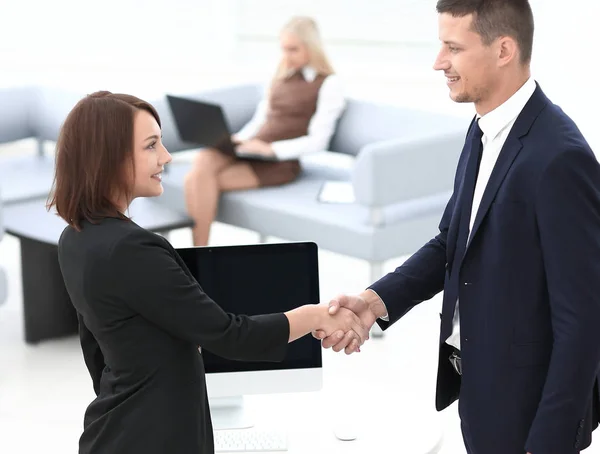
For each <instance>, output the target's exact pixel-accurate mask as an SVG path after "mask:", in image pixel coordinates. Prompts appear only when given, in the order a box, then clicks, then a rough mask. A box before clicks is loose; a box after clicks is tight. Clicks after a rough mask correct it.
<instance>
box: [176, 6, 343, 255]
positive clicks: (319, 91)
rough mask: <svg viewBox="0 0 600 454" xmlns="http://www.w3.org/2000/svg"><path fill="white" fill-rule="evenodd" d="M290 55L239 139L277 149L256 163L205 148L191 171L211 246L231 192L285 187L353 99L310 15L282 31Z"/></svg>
mask: <svg viewBox="0 0 600 454" xmlns="http://www.w3.org/2000/svg"><path fill="white" fill-rule="evenodd" d="M280 43H281V51H282V57H281V62H280V63H279V66H278V68H277V71H276V72H275V76H274V78H273V80H272V81H271V84H270V86H269V88H268V90H267V91H266V96H265V98H264V99H263V100H262V101H261V102H260V103H259V105H258V107H257V109H256V112H255V114H254V116H253V118H252V119H251V120H250V122H249V123H248V124H246V125H245V126H244V127H243V128H242V129H241V130H240V131H239V132H238V133H237V134H234V135H233V137H232V139H233V141H234V142H235V143H236V144H237V148H238V152H240V153H243V152H247V153H252V154H263V155H273V156H276V157H277V158H278V160H276V161H252V160H244V159H240V158H236V157H232V156H227V155H225V154H224V153H221V152H219V151H217V150H213V149H203V150H201V151H200V152H199V153H198V154H197V155H196V156H195V159H194V163H193V166H192V169H191V171H190V172H189V173H188V175H186V180H185V197H186V205H187V210H188V212H189V214H190V216H191V217H192V218H193V219H194V221H195V227H194V229H193V241H194V245H196V246H204V245H206V244H208V237H209V233H210V227H211V224H212V222H213V220H214V218H215V216H216V213H217V208H218V202H219V196H220V194H221V192H223V191H235V190H242V189H253V188H259V187H264V186H278V185H282V184H285V183H289V182H291V181H293V180H294V179H295V178H296V177H297V176H298V174H299V173H300V162H299V160H298V158H299V157H300V156H301V155H303V154H305V153H311V152H317V151H322V150H325V149H326V147H327V145H328V144H329V140H330V139H331V136H332V134H333V132H334V128H335V125H336V122H337V119H338V118H339V116H340V115H341V113H342V111H343V109H344V105H345V101H344V94H343V91H342V87H341V83H340V81H339V79H338V77H337V76H336V75H335V74H334V71H333V68H332V66H331V64H330V63H329V60H328V59H327V56H326V55H325V51H324V50H323V45H322V42H321V37H320V34H319V30H318V27H317V24H316V23H315V21H314V20H313V19H311V18H309V17H294V18H292V19H291V20H290V21H289V22H288V23H287V24H286V25H285V26H284V27H283V29H282V31H281V34H280Z"/></svg>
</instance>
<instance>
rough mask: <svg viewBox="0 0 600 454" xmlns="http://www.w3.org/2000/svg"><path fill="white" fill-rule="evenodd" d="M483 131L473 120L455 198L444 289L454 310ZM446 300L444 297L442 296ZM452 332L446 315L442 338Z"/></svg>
mask: <svg viewBox="0 0 600 454" xmlns="http://www.w3.org/2000/svg"><path fill="white" fill-rule="evenodd" d="M482 136H483V132H482V131H481V128H480V127H479V120H477V121H475V122H473V125H472V126H471V130H470V131H469V134H468V136H467V143H465V146H469V156H468V158H467V167H466V169H465V177H464V180H463V189H462V196H461V197H460V198H459V199H458V200H457V202H458V203H460V204H461V206H460V207H458V208H459V213H460V220H459V226H458V235H457V238H456V249H455V252H454V259H453V263H452V268H451V270H452V272H451V275H450V282H449V283H448V288H445V289H444V293H447V295H446V296H447V297H448V300H447V302H446V304H450V305H451V308H452V309H451V310H452V312H454V307H455V304H456V299H457V298H458V289H459V286H460V285H461V284H460V282H459V280H458V279H459V274H460V264H461V262H462V259H463V256H464V255H465V251H466V249H467V239H468V238H469V224H470V219H471V208H472V206H473V193H474V192H475V183H476V182H477V173H478V172H479V163H480V161H481V153H482V151H483V144H482V143H481V138H482ZM444 299H445V300H446V298H444ZM451 332H452V317H446V318H445V319H444V323H443V325H442V339H443V340H444V341H445V340H446V339H447V338H448V336H450V334H451Z"/></svg>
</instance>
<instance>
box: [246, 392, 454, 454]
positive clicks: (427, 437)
mask: <svg viewBox="0 0 600 454" xmlns="http://www.w3.org/2000/svg"><path fill="white" fill-rule="evenodd" d="M338 394H339V393H338ZM356 395H357V396H361V393H360V392H357V394H356ZM397 397H398V398H395V397H391V396H387V397H383V398H382V399H381V400H379V401H377V400H376V399H372V398H371V399H369V400H368V401H363V402H362V403H356V404H354V403H352V402H351V401H345V402H344V403H339V402H341V401H342V399H341V396H336V397H334V396H331V397H330V396H329V395H328V394H327V393H325V392H324V391H321V392H314V393H295V394H283V395H282V394H279V395H276V394H274V395H261V396H247V397H246V398H245V402H246V408H247V409H248V411H250V412H251V414H252V416H253V418H254V422H255V426H254V428H253V429H255V430H281V431H283V432H284V433H286V434H287V436H288V451H281V452H287V453H288V454H300V453H302V454H307V453H317V454H318V453H324V454H325V453H327V454H337V453H348V454H353V453H360V454H367V453H369V454H383V453H394V454H397V453H406V454H429V453H431V454H433V453H438V452H439V450H440V449H441V446H442V443H443V432H442V426H441V421H440V418H439V416H438V413H437V412H436V411H435V410H434V409H433V408H431V407H430V406H428V405H426V403H424V402H415V401H414V400H413V401H407V400H406V399H403V400H404V404H405V405H401V401H400V396H397ZM386 400H387V402H386ZM336 402H338V403H336ZM400 407H404V408H400ZM347 417H351V418H355V419H356V420H357V421H358V420H363V422H362V423H360V422H359V423H358V424H357V425H355V427H357V430H356V434H357V438H356V439H355V440H353V441H340V440H338V439H337V438H336V437H335V435H334V425H333V422H334V421H339V422H340V423H343V421H344V420H345V418H347ZM248 430H252V429H248Z"/></svg>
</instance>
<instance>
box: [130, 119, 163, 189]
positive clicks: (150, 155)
mask: <svg viewBox="0 0 600 454" xmlns="http://www.w3.org/2000/svg"><path fill="white" fill-rule="evenodd" d="M133 130H134V132H133V163H134V169H135V176H134V181H133V189H132V196H133V198H136V197H156V196H159V195H161V194H162V193H163V187H162V183H161V177H162V171H163V170H164V166H165V164H167V163H169V162H171V155H170V154H169V152H168V151H167V149H166V148H165V147H164V145H163V144H162V141H161V130H160V126H159V125H158V123H157V121H156V119H155V118H154V117H153V116H152V115H151V114H150V113H149V112H147V111H146V110H138V111H137V112H136V114H135V119H134V124H133Z"/></svg>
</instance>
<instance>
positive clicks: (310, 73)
mask: <svg viewBox="0 0 600 454" xmlns="http://www.w3.org/2000/svg"><path fill="white" fill-rule="evenodd" d="M302 75H303V76H304V80H305V81H307V82H313V81H314V80H315V79H316V78H317V71H315V69H314V68H313V67H312V66H305V67H304V68H302Z"/></svg>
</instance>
